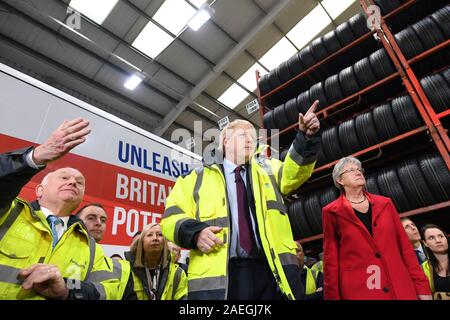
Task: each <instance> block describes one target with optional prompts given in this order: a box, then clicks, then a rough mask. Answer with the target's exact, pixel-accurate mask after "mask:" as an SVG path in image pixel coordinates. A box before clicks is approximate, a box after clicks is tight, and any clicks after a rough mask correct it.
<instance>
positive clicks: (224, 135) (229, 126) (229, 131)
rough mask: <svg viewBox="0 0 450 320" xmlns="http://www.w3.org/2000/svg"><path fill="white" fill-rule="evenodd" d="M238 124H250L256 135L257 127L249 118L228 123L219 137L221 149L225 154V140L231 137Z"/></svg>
mask: <svg viewBox="0 0 450 320" xmlns="http://www.w3.org/2000/svg"><path fill="white" fill-rule="evenodd" d="M238 126H248V127H251V128H252V129H253V130H254V131H255V137H256V129H255V127H254V126H253V124H252V123H251V122H249V121H247V120H241V119H238V120H234V121H232V122H230V123H229V124H227V125H226V126H225V128H223V129H222V131H220V137H219V147H218V149H219V151H220V152H222V153H223V154H225V152H224V151H225V150H223V141H224V140H225V138H227V137H229V136H230V134H232V133H233V130H234V129H236V128H237V127H238Z"/></svg>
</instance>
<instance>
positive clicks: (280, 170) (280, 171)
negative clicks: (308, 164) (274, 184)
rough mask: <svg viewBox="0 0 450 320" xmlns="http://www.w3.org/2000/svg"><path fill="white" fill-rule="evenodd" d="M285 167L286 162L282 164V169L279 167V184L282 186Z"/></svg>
mask: <svg viewBox="0 0 450 320" xmlns="http://www.w3.org/2000/svg"><path fill="white" fill-rule="evenodd" d="M283 168H284V163H283V164H282V165H281V167H280V169H278V185H279V186H281V179H283Z"/></svg>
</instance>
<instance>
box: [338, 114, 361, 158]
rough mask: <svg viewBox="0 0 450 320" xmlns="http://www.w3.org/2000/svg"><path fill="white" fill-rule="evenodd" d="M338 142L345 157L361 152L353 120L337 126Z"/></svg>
mask: <svg viewBox="0 0 450 320" xmlns="http://www.w3.org/2000/svg"><path fill="white" fill-rule="evenodd" d="M339 142H340V144H341V147H342V151H343V152H344V155H345V156H348V155H350V154H352V153H355V152H356V151H359V150H361V146H360V144H359V141H358V136H357V135H356V129H355V119H350V120H347V121H345V122H343V123H341V124H340V125H339Z"/></svg>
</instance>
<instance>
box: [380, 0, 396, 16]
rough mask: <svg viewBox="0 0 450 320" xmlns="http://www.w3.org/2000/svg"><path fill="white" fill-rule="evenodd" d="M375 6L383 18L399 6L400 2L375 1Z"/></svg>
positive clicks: (389, 0) (391, 0)
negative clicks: (378, 8)
mask: <svg viewBox="0 0 450 320" xmlns="http://www.w3.org/2000/svg"><path fill="white" fill-rule="evenodd" d="M375 4H376V5H377V6H379V7H380V9H381V14H382V15H383V16H384V15H386V14H388V13H389V12H391V11H392V10H394V9H395V8H397V7H399V6H400V4H401V3H400V1H398V0H375Z"/></svg>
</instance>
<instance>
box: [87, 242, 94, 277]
mask: <svg viewBox="0 0 450 320" xmlns="http://www.w3.org/2000/svg"><path fill="white" fill-rule="evenodd" d="M95 246H96V242H95V240H94V238H92V237H91V236H89V266H88V269H87V272H86V277H85V279H87V278H89V275H90V274H91V271H92V267H93V266H94V259H95Z"/></svg>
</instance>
